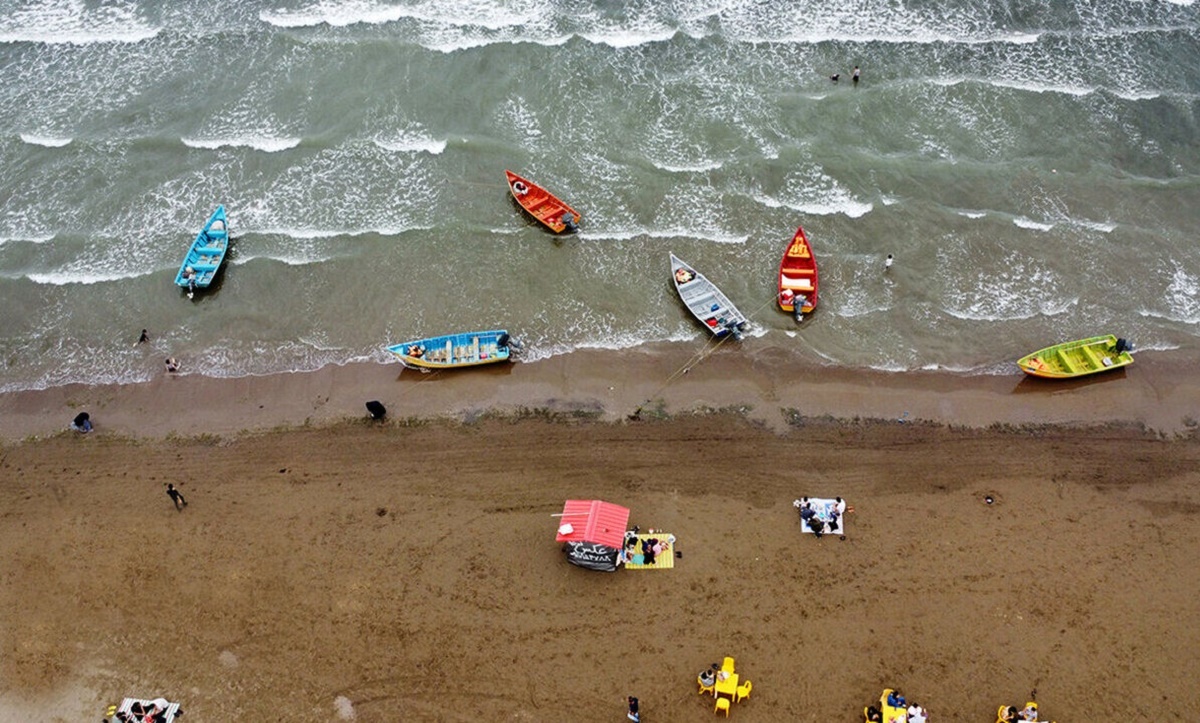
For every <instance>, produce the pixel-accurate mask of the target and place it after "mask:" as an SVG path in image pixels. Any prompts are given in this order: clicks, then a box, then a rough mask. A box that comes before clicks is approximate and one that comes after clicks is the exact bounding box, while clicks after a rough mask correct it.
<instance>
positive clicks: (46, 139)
mask: <svg viewBox="0 0 1200 723" xmlns="http://www.w3.org/2000/svg"><path fill="white" fill-rule="evenodd" d="M20 135H21V140H23V141H25V142H26V143H28V144H30V145H34V146H44V147H46V148H62V147H63V146H65V145H69V144H70V143H71V141H73V140H75V139H74V138H71V137H69V136H68V137H65V138H64V137H62V136H41V135H37V134H35V133H22V134H20Z"/></svg>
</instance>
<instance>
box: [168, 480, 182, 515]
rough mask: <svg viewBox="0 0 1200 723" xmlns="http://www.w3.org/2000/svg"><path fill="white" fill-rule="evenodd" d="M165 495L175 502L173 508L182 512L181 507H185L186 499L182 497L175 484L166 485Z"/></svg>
mask: <svg viewBox="0 0 1200 723" xmlns="http://www.w3.org/2000/svg"><path fill="white" fill-rule="evenodd" d="M167 496H168V497H170V498H171V501H172V502H174V503H175V509H177V510H179V511H180V512H183V508H184V507H187V500H185V499H183V495H182V494H180V492H179V490H177V489H175V485H173V484H168V485H167Z"/></svg>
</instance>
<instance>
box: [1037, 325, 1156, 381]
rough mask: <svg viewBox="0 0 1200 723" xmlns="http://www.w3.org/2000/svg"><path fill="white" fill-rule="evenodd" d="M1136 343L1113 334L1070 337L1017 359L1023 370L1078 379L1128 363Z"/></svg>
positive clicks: (1130, 362) (1038, 374)
mask: <svg viewBox="0 0 1200 723" xmlns="http://www.w3.org/2000/svg"><path fill="white" fill-rule="evenodd" d="M1131 351H1133V345H1132V344H1130V343H1129V342H1127V341H1125V340H1124V339H1118V338H1117V337H1115V336H1113V335H1112V334H1109V335H1108V336H1093V337H1091V338H1088V339H1078V340H1076V341H1067V342H1063V343H1062V344H1055V345H1054V346H1048V347H1046V348H1045V349H1039V350H1037V351H1035V352H1033V353H1032V354H1027V355H1026V356H1023V357H1021V358H1020V359H1019V360H1017V366H1019V367H1021V371H1023V372H1025V373H1026V374H1029V375H1030V376H1035V377H1043V378H1045V379H1074V378H1075V377H1083V376H1087V375H1089V374H1099V373H1100V372H1108V371H1112V370H1113V369H1120V368H1122V367H1127V366H1129V365H1130V364H1132V363H1133V355H1131V354H1130V353H1129V352H1131Z"/></svg>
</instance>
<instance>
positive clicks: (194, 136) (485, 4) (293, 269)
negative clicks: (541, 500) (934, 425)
mask: <svg viewBox="0 0 1200 723" xmlns="http://www.w3.org/2000/svg"><path fill="white" fill-rule="evenodd" d="M855 65H858V66H860V67H861V68H862V82H861V83H860V84H859V86H858V87H854V86H853V85H852V83H851V82H850V80H849V77H850V71H851V68H852V67H853V66H855ZM833 73H840V74H841V81H840V82H839V83H837V84H834V83H833V82H831V81H830V80H829V76H830V75H831V74H833ZM1198 112H1200V7H1198V6H1197V5H1196V3H1195V2H1194V1H1193V0H1175V1H1167V0H1143V1H1141V2H1132V1H1130V0H1106V1H1101V2H1094V1H1088V2H1084V1H1082V0H1068V1H1066V2H1053V3H1051V2H995V1H991V0H948V1H946V2H937V3H934V2H905V3H901V2H895V1H894V0H867V1H865V2H860V3H854V4H844V3H843V4H838V3H825V2H817V1H815V0H794V1H784V0H756V1H753V2H751V1H747V0H665V1H664V0H654V1H651V0H641V1H636V0H635V1H634V2H622V3H610V2H602V1H593V2H587V1H586V0H585V1H584V2H572V3H565V2H549V3H542V4H536V3H527V2H517V1H516V0H505V1H495V0H493V1H490V2H489V1H486V0H423V1H421V2H381V1H378V0H317V1H315V2H314V1H311V0H288V1H279V2H240V1H238V2H195V1H189V0H181V1H178V2H170V3H159V2H148V1H146V0H143V1H142V2H121V1H120V0H117V1H107V2H99V1H90V0H89V1H85V0H46V1H43V2H15V1H13V0H0V168H2V169H3V173H2V175H0V309H2V310H3V311H2V312H0V360H2V361H3V364H2V366H0V390H13V389H26V388H36V387H44V386H51V385H58V384H64V383H69V382H77V381H83V382H113V381H135V380H140V379H148V378H150V377H151V376H153V375H156V374H159V373H161V365H162V357H164V356H166V355H171V356H175V357H178V358H180V359H181V360H182V361H183V362H184V366H185V369H186V370H187V371H190V372H193V373H203V374H210V375H215V376H236V375H244V374H261V373H269V372H274V371H283V370H293V369H313V368H317V367H320V366H322V365H326V364H331V363H342V362H346V361H351V360H364V359H378V360H381V361H382V360H384V359H385V355H384V353H383V352H382V347H383V346H384V345H386V344H390V343H396V342H399V341H403V340H405V339H409V338H413V337H418V336H423V335H433V334H441V333H448V332H454V331H463V330H471V329H486V328H496V327H506V328H509V329H510V330H511V331H513V332H514V334H516V335H517V336H518V337H520V338H521V339H522V340H523V341H524V342H525V346H526V351H527V358H530V359H538V358H544V357H546V356H549V355H554V354H561V353H565V352H568V351H570V350H572V349H576V348H579V347H612V348H625V347H630V346H636V345H638V344H642V343H645V342H649V341H661V340H679V341H690V342H694V343H696V344H697V345H698V346H699V345H700V344H702V342H703V338H704V331H703V330H702V329H701V328H700V327H699V326H698V325H697V324H696V323H695V322H694V320H693V319H692V318H691V317H690V316H688V314H687V312H686V310H685V309H684V308H683V306H682V305H681V304H680V303H679V301H678V299H677V298H675V296H674V290H673V288H672V286H671V284H670V281H669V269H668V261H667V254H668V252H669V251H674V252H675V253H676V254H677V255H679V256H680V257H682V258H683V259H685V260H686V261H688V262H689V263H691V264H692V265H694V266H695V267H697V268H698V269H699V270H701V271H702V272H704V273H705V274H706V275H707V276H708V277H709V278H711V279H712V280H713V281H715V282H716V283H717V284H718V285H720V286H721V287H722V289H723V290H724V291H725V293H726V294H727V295H728V296H729V297H730V298H731V299H732V300H733V301H734V302H735V303H736V304H738V305H739V306H740V307H741V309H742V311H743V312H745V313H747V314H748V315H750V316H751V317H752V321H753V322H754V323H755V325H756V331H755V332H754V334H752V335H751V337H750V338H748V339H747V340H746V341H745V342H744V343H745V344H748V345H763V344H774V345H780V346H788V347H794V348H795V349H796V350H797V351H798V352H799V353H801V354H802V355H804V356H807V357H809V358H811V359H812V360H814V361H816V362H819V363H825V364H836V365H841V366H851V367H872V368H879V369H889V370H907V369H916V368H932V367H939V368H949V369H954V370H962V371H968V372H974V373H994V372H997V371H1009V372H1011V371H1012V369H1013V367H1012V366H1011V363H1012V360H1013V359H1015V358H1016V357H1017V356H1020V355H1021V354H1023V353H1026V352H1028V351H1030V350H1032V349H1035V348H1038V347H1041V346H1045V345H1047V344H1050V343H1053V342H1057V341H1061V340H1063V339H1067V338H1075V337H1081V336H1088V335H1092V334H1096V333H1104V332H1112V333H1117V334H1119V335H1121V336H1126V337H1129V338H1131V339H1133V340H1134V341H1135V342H1136V343H1137V344H1138V346H1139V348H1141V349H1143V350H1144V349H1172V348H1179V347H1192V346H1194V345H1195V344H1196V342H1197V337H1198V336H1200V293H1198V292H1200V244H1197V243H1196V240H1195V239H1196V238H1197V236H1198V232H1200V211H1198V210H1197V209H1198V208H1200V133H1198V132H1197V131H1198V123H1197V114H1198ZM505 168H512V169H513V170H516V171H518V172H520V173H522V174H523V175H527V176H529V177H530V178H533V179H534V180H536V181H539V182H541V183H542V184H544V185H545V186H547V187H548V188H550V189H551V190H552V191H554V192H556V193H558V194H559V195H560V196H562V197H563V198H564V199H565V200H567V201H568V202H569V203H571V204H572V205H573V206H575V207H576V208H577V209H579V210H580V211H581V212H582V213H583V223H582V227H583V228H582V232H581V233H580V234H579V235H578V236H575V237H570V238H566V239H561V240H556V239H554V238H553V237H551V236H549V235H548V234H547V233H545V232H543V231H542V230H540V229H539V228H535V227H532V226H531V225H530V224H529V223H528V220H527V219H526V218H524V217H522V216H521V214H520V213H519V212H518V211H517V210H516V209H515V208H514V206H513V204H512V202H511V201H510V199H509V198H508V195H507V190H506V188H505V185H504V175H503V172H504V169H505ZM219 203H224V204H225V206H226V208H227V209H228V212H229V215H230V226H231V230H232V232H233V235H234V239H235V240H234V245H233V250H232V252H231V255H230V260H229V262H228V265H227V267H226V268H225V270H224V272H223V274H224V277H223V279H222V280H221V282H220V284H219V285H218V287H217V288H216V289H215V290H214V291H212V292H210V293H207V294H202V295H198V297H197V300H196V301H195V302H189V301H188V300H187V299H186V297H185V296H184V295H183V294H182V292H181V291H180V290H178V289H177V288H175V287H174V286H173V285H172V281H173V279H174V275H175V273H176V271H177V270H178V267H179V263H180V260H181V258H182V255H183V253H184V252H185V250H186V248H187V245H188V243H189V242H190V241H191V239H192V237H193V236H194V235H195V233H196V231H197V230H198V229H199V227H200V225H201V224H203V222H204V221H205V219H207V217H208V215H209V214H210V213H211V212H212V210H213V208H215V207H216V205H217V204H219ZM797 226H803V227H804V228H805V230H806V232H807V234H808V236H809V239H810V240H811V242H812V244H813V246H814V249H815V252H816V254H817V258H818V262H819V264H820V271H821V280H822V284H821V290H822V293H821V306H820V308H819V309H818V311H817V312H816V313H815V314H814V315H813V316H812V317H811V318H810V319H808V320H807V321H806V322H805V323H804V325H803V326H802V327H796V326H795V324H794V322H793V321H792V320H791V319H790V318H789V317H788V316H787V315H785V314H783V313H782V312H779V311H777V310H776V309H775V308H774V306H773V305H772V300H773V295H774V276H775V272H776V269H777V267H778V263H779V257H780V255H781V254H782V252H783V250H784V247H785V245H786V243H787V241H788V240H789V239H790V238H791V235H792V234H793V233H794V232H795V229H796V227H797ZM888 253H892V254H895V256H896V265H895V266H894V267H893V268H892V270H891V271H890V272H889V273H888V274H886V275H885V274H884V273H883V258H884V256H885V255H886V254H888ZM142 328H148V329H149V330H150V334H151V337H152V339H153V344H154V346H153V348H146V347H135V346H134V345H133V342H134V341H135V340H136V339H137V336H138V333H139V332H140V330H141V329H142Z"/></svg>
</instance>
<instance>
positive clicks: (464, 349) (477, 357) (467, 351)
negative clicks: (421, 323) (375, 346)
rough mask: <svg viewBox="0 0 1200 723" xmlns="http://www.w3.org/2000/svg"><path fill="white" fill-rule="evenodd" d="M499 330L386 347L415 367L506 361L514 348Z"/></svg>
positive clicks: (450, 367)
mask: <svg viewBox="0 0 1200 723" xmlns="http://www.w3.org/2000/svg"><path fill="white" fill-rule="evenodd" d="M518 346H519V345H518V344H517V342H516V340H514V339H513V338H512V337H510V336H509V335H508V332H507V331H505V330H503V329H495V330H493V331H470V332H465V333H463V334H447V335H445V336H431V337H429V338H427V339H416V340H415V341H406V342H404V343H403V344H395V345H392V346H389V347H387V350H388V351H389V352H391V353H393V354H395V355H396V356H398V357H400V361H401V362H403V363H404V365H405V366H411V367H417V368H419V369H457V368H459V367H474V366H479V365H481V364H495V363H496V362H502V361H509V360H510V359H511V356H512V353H513V352H514V351H515V350H516V349H517V348H518Z"/></svg>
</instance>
